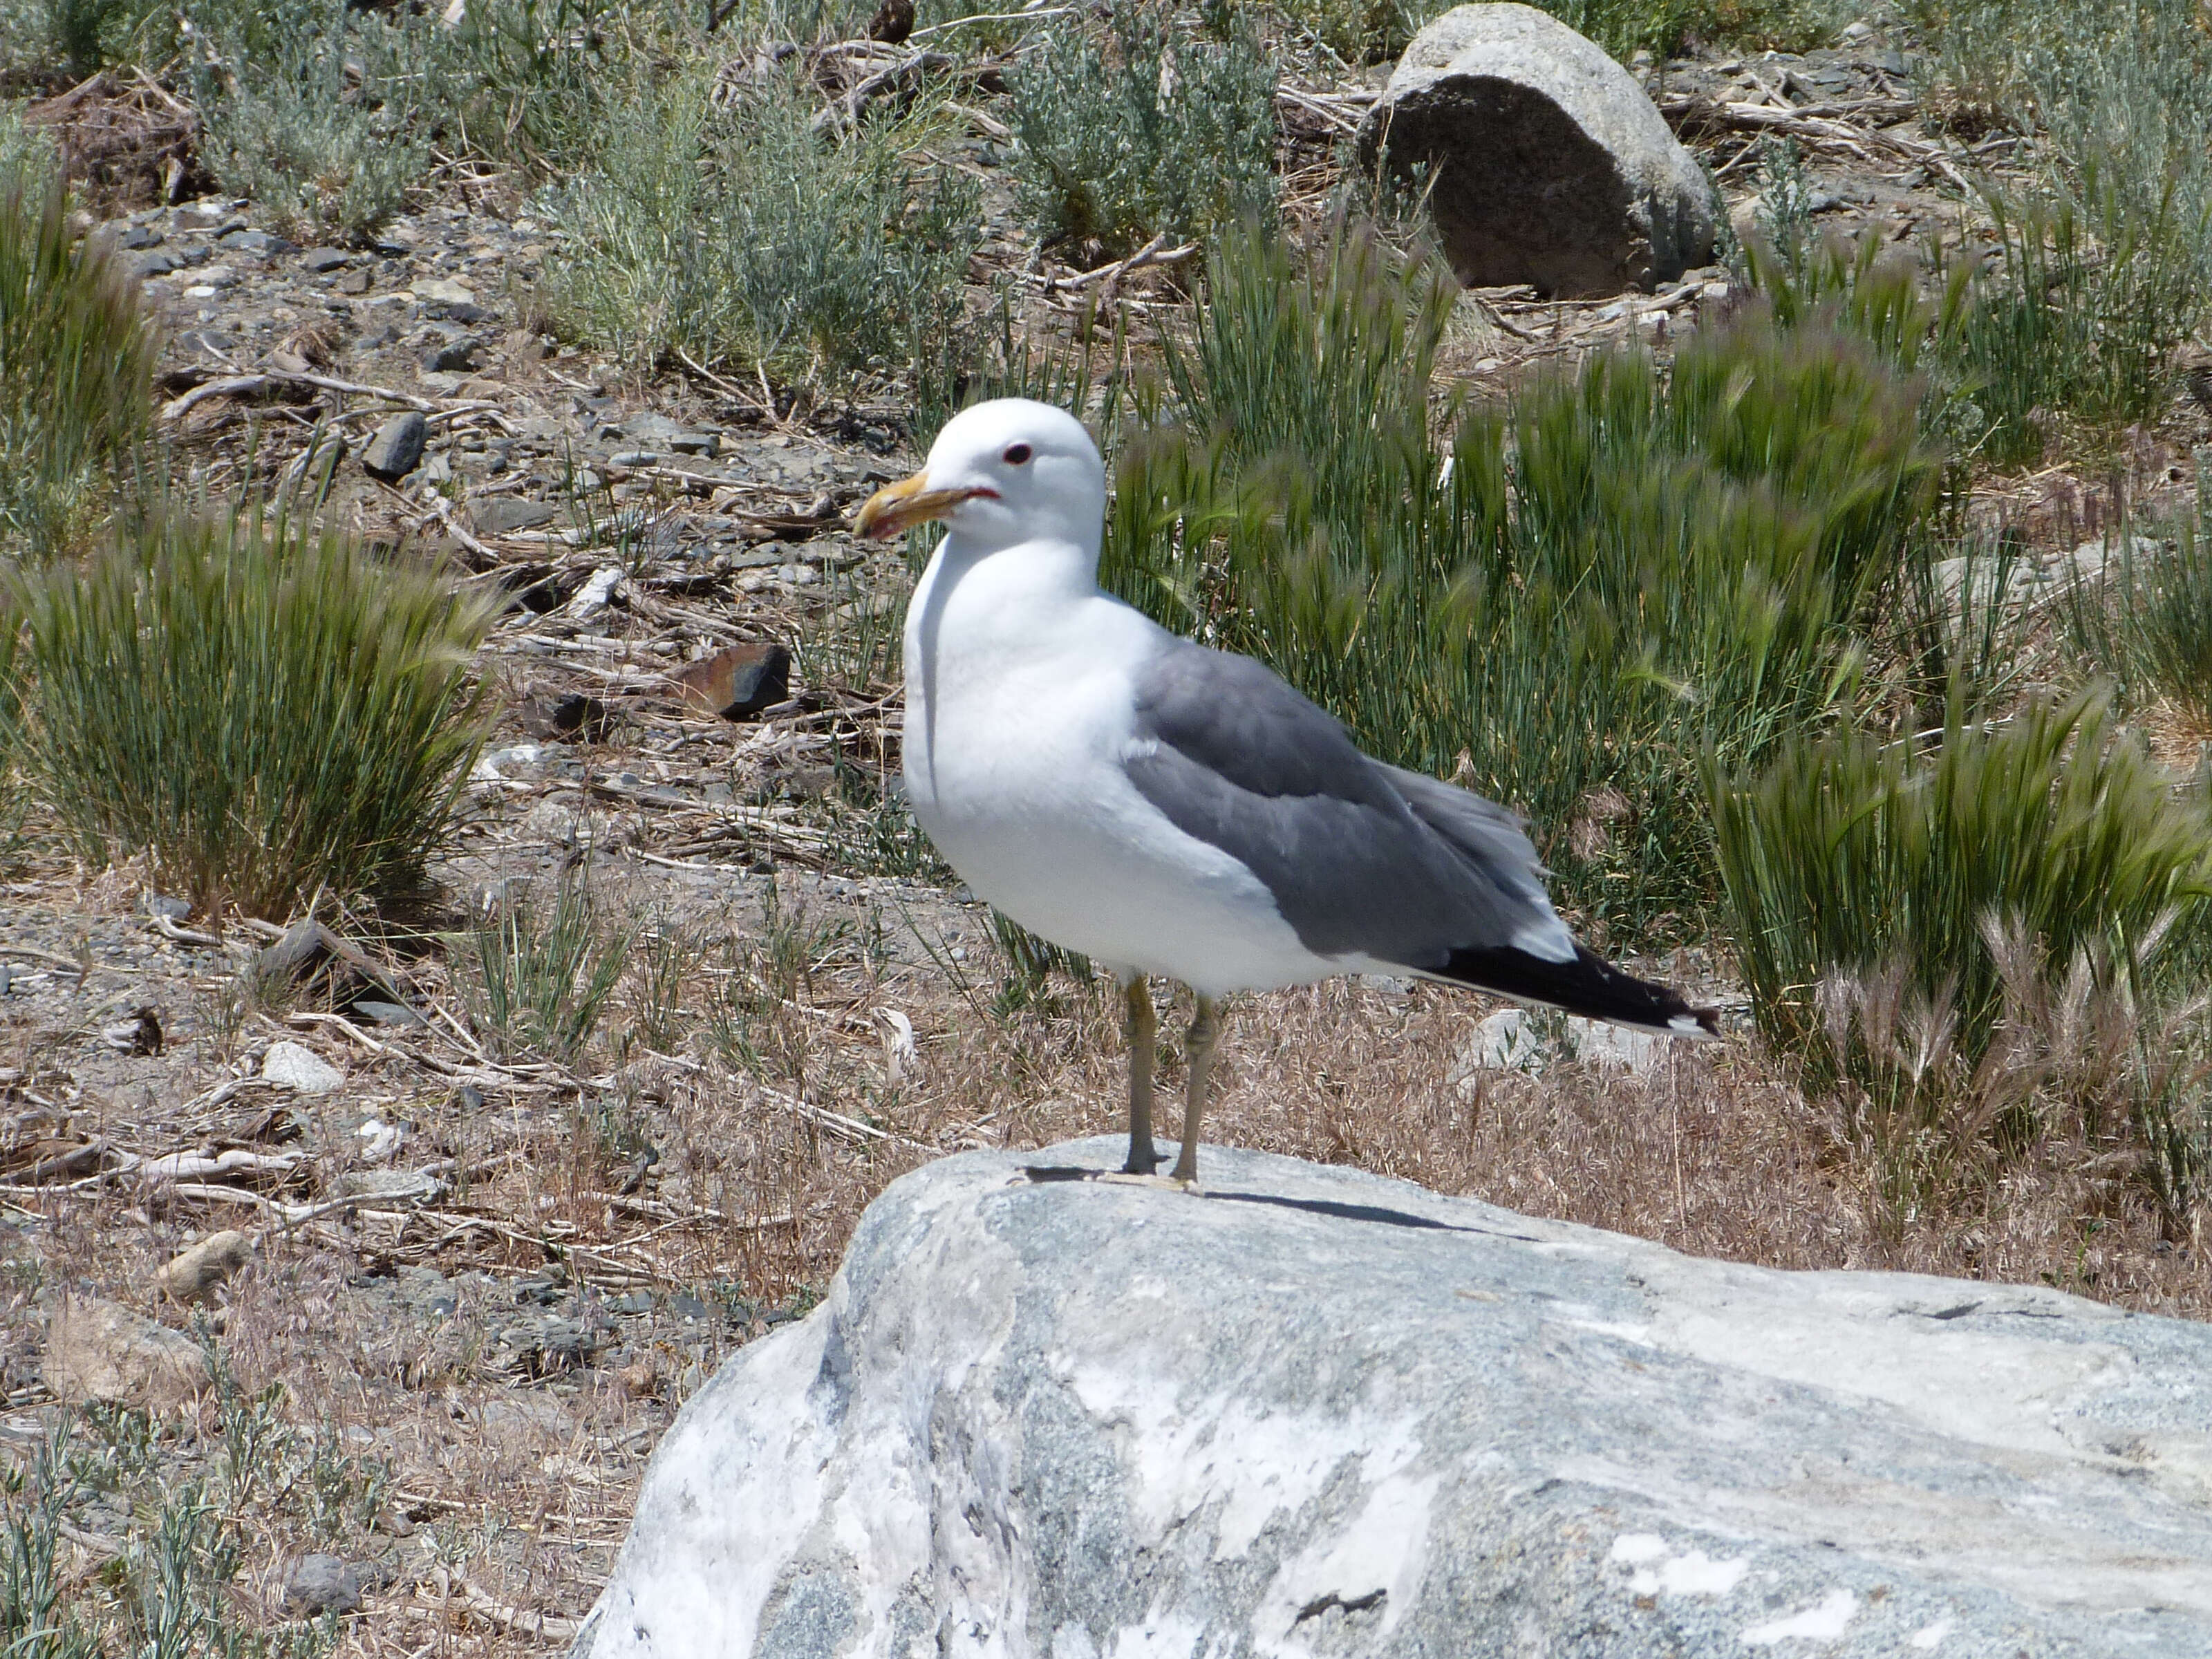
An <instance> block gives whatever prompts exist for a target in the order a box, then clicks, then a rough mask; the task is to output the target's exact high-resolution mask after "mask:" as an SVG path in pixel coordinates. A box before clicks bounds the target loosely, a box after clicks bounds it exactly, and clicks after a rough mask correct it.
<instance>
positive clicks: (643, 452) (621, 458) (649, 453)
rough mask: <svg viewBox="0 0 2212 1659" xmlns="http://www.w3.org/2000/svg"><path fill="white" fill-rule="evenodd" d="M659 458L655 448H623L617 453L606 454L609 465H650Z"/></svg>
mask: <svg viewBox="0 0 2212 1659" xmlns="http://www.w3.org/2000/svg"><path fill="white" fill-rule="evenodd" d="M659 459H660V455H659V452H658V451H657V450H651V449H625V450H624V451H623V452H622V453H621V454H619V455H610V456H608V457H607V465H609V466H628V467H640V466H651V465H653V463H654V462H655V461H657V460H659Z"/></svg>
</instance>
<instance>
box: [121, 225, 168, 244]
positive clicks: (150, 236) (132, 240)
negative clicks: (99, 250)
mask: <svg viewBox="0 0 2212 1659" xmlns="http://www.w3.org/2000/svg"><path fill="white" fill-rule="evenodd" d="M115 246H118V247H119V248H126V249H137V248H142V247H159V246H161V229H160V228H159V227H157V226H155V225H132V226H131V227H130V228H128V229H126V230H125V232H124V233H123V234H121V235H120V236H118V237H117V238H116V239H115Z"/></svg>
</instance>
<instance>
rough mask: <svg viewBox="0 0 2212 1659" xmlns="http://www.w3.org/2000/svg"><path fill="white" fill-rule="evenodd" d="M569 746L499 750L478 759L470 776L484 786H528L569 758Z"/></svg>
mask: <svg viewBox="0 0 2212 1659" xmlns="http://www.w3.org/2000/svg"><path fill="white" fill-rule="evenodd" d="M567 756H568V749H567V747H566V745H564V744H557V743H516V744H508V745H507V747H506V748H504V749H495V750H492V751H491V752H490V753H489V754H488V755H483V756H480V757H478V758H477V764H476V769H475V770H474V771H473V772H471V774H470V776H471V777H472V778H475V779H477V780H478V781H483V782H488V783H495V782H499V781H502V780H506V779H513V780H515V781H521V782H528V781H532V780H535V779H538V778H542V777H544V776H545V775H546V774H548V773H549V772H550V771H552V770H553V769H554V768H555V767H556V766H558V765H559V764H560V763H561V762H562V760H564V759H565V758H567Z"/></svg>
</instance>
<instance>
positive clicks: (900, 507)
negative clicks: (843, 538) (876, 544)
mask: <svg viewBox="0 0 2212 1659" xmlns="http://www.w3.org/2000/svg"><path fill="white" fill-rule="evenodd" d="M974 494H975V491H974V490H972V489H931V488H930V487H929V474H928V472H927V471H921V472H917V473H915V475H914V477H911V478H902V479H900V480H899V481H898V483H895V484H885V485H884V487H883V488H882V489H878V491H877V492H876V493H875V494H874V495H871V496H869V497H868V499H867V500H866V501H863V502H862V503H861V504H860V512H859V513H857V514H855V515H854V520H853V533H854V535H856V536H875V537H886V536H896V535H899V534H901V533H902V532H905V531H908V530H911V529H913V528H914V527H915V526H916V525H918V524H927V523H928V522H929V521H930V520H932V519H941V518H943V517H944V516H945V514H946V513H950V512H951V511H952V509H953V508H954V507H957V506H959V505H960V503H961V502H963V501H966V500H967V499H968V498H969V496H971V495H974Z"/></svg>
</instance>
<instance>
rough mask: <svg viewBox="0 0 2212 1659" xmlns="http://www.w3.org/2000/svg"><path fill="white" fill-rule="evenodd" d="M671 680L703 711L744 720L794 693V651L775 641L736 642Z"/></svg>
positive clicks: (681, 670)
mask: <svg viewBox="0 0 2212 1659" xmlns="http://www.w3.org/2000/svg"><path fill="white" fill-rule="evenodd" d="M669 681H670V684H672V685H673V686H674V687H675V688H676V692H677V695H678V696H680V697H681V698H682V699H683V700H684V702H686V703H688V704H689V705H690V707H692V708H696V709H697V710H699V711H700V712H701V713H702V714H719V715H720V716H721V717H722V718H723V719H724V720H744V719H745V718H746V717H747V716H748V715H751V714H759V713H760V712H761V710H762V709H763V708H772V707H773V706H774V705H775V704H777V703H780V702H783V701H784V699H786V698H787V697H788V696H790V695H791V653H790V652H789V651H787V650H786V649H785V648H784V647H782V646H781V645H777V644H775V642H773V641H766V642H757V643H754V644H750V645H733V646H730V647H727V648H726V649H724V650H720V651H717V652H716V653H714V655H713V656H711V657H702V658H701V659H699V660H698V661H697V662H695V663H692V664H690V665H689V666H687V667H684V668H681V669H678V671H676V672H675V673H673V674H671V675H670V676H669Z"/></svg>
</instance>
